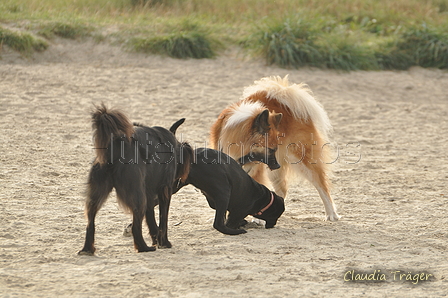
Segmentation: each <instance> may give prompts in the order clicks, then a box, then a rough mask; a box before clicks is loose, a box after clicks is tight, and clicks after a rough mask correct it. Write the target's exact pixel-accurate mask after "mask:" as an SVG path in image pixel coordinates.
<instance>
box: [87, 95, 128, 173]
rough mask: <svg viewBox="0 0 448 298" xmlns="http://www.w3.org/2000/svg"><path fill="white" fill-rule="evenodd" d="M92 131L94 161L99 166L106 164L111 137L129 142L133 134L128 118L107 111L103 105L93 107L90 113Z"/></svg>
mask: <svg viewBox="0 0 448 298" xmlns="http://www.w3.org/2000/svg"><path fill="white" fill-rule="evenodd" d="M92 129H93V138H94V145H95V153H96V160H95V162H97V163H99V164H105V163H106V162H107V150H106V149H107V148H108V147H109V145H110V142H111V139H112V137H121V136H123V135H125V136H126V138H127V139H128V140H129V141H130V139H131V136H132V135H133V133H134V126H133V125H132V123H131V121H129V119H128V117H127V116H126V115H125V114H124V113H123V112H121V111H120V110H116V109H108V108H107V107H106V106H105V105H104V103H102V104H101V105H100V106H95V109H94V111H93V112H92Z"/></svg>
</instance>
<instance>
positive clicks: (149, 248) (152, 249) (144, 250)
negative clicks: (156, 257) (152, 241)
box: [138, 246, 156, 252]
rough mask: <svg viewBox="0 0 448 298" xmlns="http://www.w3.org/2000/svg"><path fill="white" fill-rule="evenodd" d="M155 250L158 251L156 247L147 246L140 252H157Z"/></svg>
mask: <svg viewBox="0 0 448 298" xmlns="http://www.w3.org/2000/svg"><path fill="white" fill-rule="evenodd" d="M155 250H156V247H155V246H147V247H144V248H141V249H139V250H138V252H148V251H155Z"/></svg>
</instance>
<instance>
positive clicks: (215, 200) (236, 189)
mask: <svg viewBox="0 0 448 298" xmlns="http://www.w3.org/2000/svg"><path fill="white" fill-rule="evenodd" d="M261 159H263V157H262V156H253V157H252V158H250V157H248V156H246V157H244V158H242V159H241V160H240V162H241V163H245V162H247V161H255V160H261ZM264 159H265V160H266V163H268V164H270V165H269V167H270V168H271V169H276V168H278V167H277V166H278V164H277V162H276V160H272V159H269V158H267V157H266V158H264ZM187 184H192V185H193V186H195V187H197V188H198V189H200V190H201V191H202V193H203V194H204V195H205V197H206V198H207V201H208V204H209V205H210V207H211V208H213V209H215V210H216V214H215V220H214V223H213V227H214V228H215V229H217V230H218V231H220V232H222V233H224V234H229V235H237V234H242V233H246V231H245V230H243V229H240V226H241V225H242V224H243V223H244V218H245V217H246V216H247V215H253V216H254V217H256V218H259V219H263V220H265V221H266V225H265V227H266V228H273V227H274V226H275V224H276V223H277V220H278V218H279V217H280V216H281V215H282V213H283V211H284V210H285V203H284V200H283V198H282V197H280V196H278V195H276V194H275V193H274V192H271V191H270V190H269V189H268V188H267V187H266V186H264V185H262V184H259V183H258V182H256V181H255V180H254V179H252V178H251V177H250V176H249V175H248V174H247V173H246V172H245V171H244V170H243V169H242V168H241V165H240V164H238V162H236V161H235V160H233V159H232V158H231V157H230V156H228V155H227V154H225V153H223V152H221V151H216V150H213V149H207V148H198V149H196V150H194V161H193V163H192V164H191V166H190V173H189V174H188V178H187V179H186V180H185V181H184V182H183V181H181V180H179V182H178V185H177V187H176V188H177V189H176V190H175V192H177V191H178V190H179V189H180V188H182V187H183V186H185V185H187ZM227 211H229V214H228V216H227V221H226V213H227Z"/></svg>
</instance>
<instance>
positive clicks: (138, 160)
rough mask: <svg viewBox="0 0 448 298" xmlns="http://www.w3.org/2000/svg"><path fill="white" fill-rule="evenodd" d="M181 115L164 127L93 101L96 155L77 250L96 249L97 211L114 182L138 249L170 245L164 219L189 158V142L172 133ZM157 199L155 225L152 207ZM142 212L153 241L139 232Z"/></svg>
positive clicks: (190, 152)
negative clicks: (82, 236) (83, 233)
mask: <svg viewBox="0 0 448 298" xmlns="http://www.w3.org/2000/svg"><path fill="white" fill-rule="evenodd" d="M184 120H185V119H181V120H179V121H177V122H176V123H175V124H173V126H172V127H171V128H170V131H168V130H167V129H165V128H162V127H145V126H142V125H139V124H134V125H133V124H132V123H131V122H130V121H129V119H128V118H127V117H126V116H125V115H124V113H123V112H121V111H119V110H112V109H107V108H106V107H105V106H104V105H102V106H100V107H96V109H95V111H94V112H93V113H92V122H93V124H92V127H93V129H94V139H95V141H94V143H95V149H96V159H95V161H94V163H93V166H92V169H91V170H90V175H89V178H88V192H87V200H86V215H87V220H88V224H87V229H86V240H85V244H84V247H83V249H82V250H81V251H80V252H79V254H87V255H92V254H93V253H94V252H95V246H94V234H95V216H96V214H97V212H98V210H99V209H100V208H101V206H102V205H103V203H104V202H105V201H106V199H107V197H108V196H109V193H110V192H111V191H112V189H113V188H115V190H116V192H117V197H118V201H119V203H120V204H121V205H122V206H124V207H125V208H127V209H129V210H130V211H131V212H132V215H133V221H132V234H133V236H134V247H135V249H136V250H137V251H138V252H146V251H153V250H155V249H156V247H155V246H156V245H158V247H165V248H169V247H171V243H170V242H169V241H168V235H167V224H168V209H169V206H170V200H171V195H172V193H173V185H174V182H175V181H178V180H180V181H185V179H186V177H187V175H188V172H189V167H190V164H191V158H192V154H193V152H192V149H191V147H190V146H189V145H188V144H187V143H179V142H178V141H177V139H176V137H175V136H174V133H175V131H176V129H177V127H178V126H179V125H181V124H182V123H183V122H184ZM157 204H159V217H160V218H159V226H157V223H156V220H155V215H154V207H155V206H156V205H157ZM144 217H146V223H147V225H148V228H149V231H150V235H151V238H152V244H153V245H152V246H148V245H147V244H146V243H145V240H144V239H143V236H142V221H143V218H144Z"/></svg>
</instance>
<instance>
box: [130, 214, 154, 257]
mask: <svg viewBox="0 0 448 298" xmlns="http://www.w3.org/2000/svg"><path fill="white" fill-rule="evenodd" d="M142 222H143V214H141V212H140V211H137V212H134V215H133V218H132V235H133V236H134V247H135V249H136V250H137V251H138V252H147V251H154V250H156V248H155V247H154V246H148V245H147V244H146V242H145V240H144V239H143V235H142Z"/></svg>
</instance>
